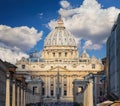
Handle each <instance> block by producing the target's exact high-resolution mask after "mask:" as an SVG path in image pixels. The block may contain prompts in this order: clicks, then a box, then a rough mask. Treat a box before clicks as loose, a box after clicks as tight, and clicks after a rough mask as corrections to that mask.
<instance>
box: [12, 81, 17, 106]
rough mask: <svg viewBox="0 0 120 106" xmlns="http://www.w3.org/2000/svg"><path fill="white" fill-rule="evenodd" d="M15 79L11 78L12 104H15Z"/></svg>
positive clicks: (13, 105)
mask: <svg viewBox="0 0 120 106" xmlns="http://www.w3.org/2000/svg"><path fill="white" fill-rule="evenodd" d="M15 89H16V88H15V79H13V83H12V106H15V105H16V91H15Z"/></svg>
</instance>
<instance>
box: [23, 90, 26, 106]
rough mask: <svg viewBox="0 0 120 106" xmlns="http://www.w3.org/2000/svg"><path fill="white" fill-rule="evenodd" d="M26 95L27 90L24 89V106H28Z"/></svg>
mask: <svg viewBox="0 0 120 106" xmlns="http://www.w3.org/2000/svg"><path fill="white" fill-rule="evenodd" d="M25 95H26V90H25V88H24V98H23V99H24V106H26V101H25Z"/></svg>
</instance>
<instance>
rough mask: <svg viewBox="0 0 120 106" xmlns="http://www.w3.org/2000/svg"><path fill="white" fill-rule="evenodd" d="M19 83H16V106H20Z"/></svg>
mask: <svg viewBox="0 0 120 106" xmlns="http://www.w3.org/2000/svg"><path fill="white" fill-rule="evenodd" d="M19 86H20V85H19V83H17V106H20V100H19V99H20V87H19Z"/></svg>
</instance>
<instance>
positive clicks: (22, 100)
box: [20, 86, 23, 106]
mask: <svg viewBox="0 0 120 106" xmlns="http://www.w3.org/2000/svg"><path fill="white" fill-rule="evenodd" d="M20 99H21V106H23V86H21V98H20Z"/></svg>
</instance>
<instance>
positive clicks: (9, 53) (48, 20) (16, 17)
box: [0, 0, 120, 63]
mask: <svg viewBox="0 0 120 106" xmlns="http://www.w3.org/2000/svg"><path fill="white" fill-rule="evenodd" d="M119 13H120V0H0V58H1V59H2V60H6V61H9V62H12V63H15V61H16V59H20V58H21V57H22V56H25V57H27V56H28V55H29V54H30V53H31V52H33V51H34V50H37V51H38V52H40V51H41V50H42V49H43V45H44V39H45V37H46V36H47V35H48V33H49V32H50V31H51V30H52V29H54V27H55V24H56V20H57V19H58V17H59V14H61V15H62V18H63V20H64V23H65V26H66V28H67V29H68V30H69V31H71V33H72V34H73V35H74V36H75V38H76V41H77V44H78V49H79V51H80V53H81V52H82V51H83V50H84V49H86V50H87V52H88V53H89V54H90V56H93V55H94V56H96V57H97V58H103V57H105V56H106V40H107V38H108V37H109V35H110V31H111V28H112V26H113V24H114V22H115V21H116V18H117V15H118V14H119Z"/></svg>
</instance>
